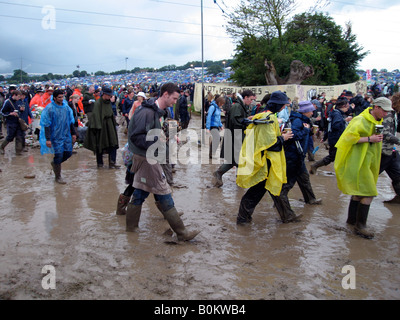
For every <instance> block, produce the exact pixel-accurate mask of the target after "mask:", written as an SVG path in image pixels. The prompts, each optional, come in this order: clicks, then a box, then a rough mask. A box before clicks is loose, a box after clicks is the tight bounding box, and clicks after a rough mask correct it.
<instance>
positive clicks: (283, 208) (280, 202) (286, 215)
mask: <svg viewBox="0 0 400 320" xmlns="http://www.w3.org/2000/svg"><path fill="white" fill-rule="evenodd" d="M271 197H272V200H274V205H275V208H276V210H278V214H279V216H280V217H281V220H282V222H283V223H289V222H297V221H300V218H301V217H302V216H303V215H302V214H299V215H296V214H295V213H294V212H293V210H292V208H291V207H290V203H289V200H288V199H287V197H286V196H283V197H281V196H273V195H271Z"/></svg>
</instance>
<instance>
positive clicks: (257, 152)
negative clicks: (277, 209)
mask: <svg viewBox="0 0 400 320" xmlns="http://www.w3.org/2000/svg"><path fill="white" fill-rule="evenodd" d="M267 117H270V120H271V121H273V123H268V124H257V125H255V124H250V125H249V126H248V127H247V129H246V131H245V134H246V136H245V138H244V141H243V145H242V149H241V151H240V157H239V167H238V171H237V178H236V183H237V185H238V186H239V187H242V188H250V187H252V186H254V185H256V184H258V183H259V182H260V181H263V180H266V181H265V189H267V190H268V191H269V192H271V193H272V194H273V195H275V196H279V195H280V193H281V190H282V185H283V184H284V183H286V182H287V180H286V158H285V153H284V150H283V148H282V150H281V151H279V152H276V151H275V152H273V151H267V149H268V148H270V147H272V146H273V145H274V144H275V143H276V142H277V136H280V135H281V132H280V129H279V123H278V120H277V118H276V116H275V115H274V114H272V113H271V112H263V113H259V114H256V115H255V116H254V118H253V120H255V119H265V118H267ZM267 160H269V161H270V163H271V167H270V168H268V164H267Z"/></svg>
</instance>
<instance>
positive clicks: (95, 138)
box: [83, 98, 119, 153]
mask: <svg viewBox="0 0 400 320" xmlns="http://www.w3.org/2000/svg"><path fill="white" fill-rule="evenodd" d="M116 126H117V123H116V121H115V117H114V113H113V110H112V107H111V102H110V101H104V100H103V98H100V99H98V100H97V101H96V102H95V104H94V107H93V112H92V114H91V116H90V118H89V124H88V130H87V132H86V136H85V140H84V142H83V146H84V147H85V148H86V149H89V150H92V151H93V152H94V153H101V152H104V151H106V150H107V149H108V148H116V149H118V148H119V145H118V134H117V129H116Z"/></svg>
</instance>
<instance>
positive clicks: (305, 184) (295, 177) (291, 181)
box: [280, 160, 315, 203]
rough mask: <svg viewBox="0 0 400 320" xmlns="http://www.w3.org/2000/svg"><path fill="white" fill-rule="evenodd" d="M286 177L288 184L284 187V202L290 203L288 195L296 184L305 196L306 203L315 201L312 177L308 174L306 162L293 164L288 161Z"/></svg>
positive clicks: (282, 196)
mask: <svg viewBox="0 0 400 320" xmlns="http://www.w3.org/2000/svg"><path fill="white" fill-rule="evenodd" d="M286 176H287V183H285V184H284V185H283V187H282V191H281V195H280V196H281V198H282V199H283V201H285V202H287V203H289V199H288V193H289V191H290V190H291V189H292V188H293V187H294V185H295V184H296V182H297V184H298V185H299V188H300V191H301V193H302V194H303V197H304V201H305V203H309V202H310V201H311V200H314V199H315V195H314V192H313V189H312V187H311V182H310V175H309V174H308V171H307V168H306V165H305V163H304V161H301V160H299V161H295V162H292V161H290V160H287V162H286Z"/></svg>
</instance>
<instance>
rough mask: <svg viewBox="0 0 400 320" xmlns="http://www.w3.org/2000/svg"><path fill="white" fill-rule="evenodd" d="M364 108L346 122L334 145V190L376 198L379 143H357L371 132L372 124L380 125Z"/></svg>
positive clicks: (373, 130)
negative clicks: (335, 184)
mask: <svg viewBox="0 0 400 320" xmlns="http://www.w3.org/2000/svg"><path fill="white" fill-rule="evenodd" d="M371 109H372V108H367V109H365V110H364V111H363V112H362V113H361V114H360V115H359V116H357V117H355V118H354V119H353V120H351V122H350V123H349V125H348V127H347V128H346V129H345V131H344V132H343V133H342V135H341V137H340V139H339V140H338V142H337V143H336V148H337V153H336V158H335V172H336V179H337V184H338V188H339V189H340V190H341V191H342V192H343V193H344V194H349V195H354V196H369V197H372V196H377V195H378V192H377V189H376V183H377V181H378V176H379V167H380V162H381V153H382V142H379V143H357V142H358V140H360V138H361V137H370V136H371V135H373V134H374V133H375V125H376V124H382V120H380V121H377V120H375V118H374V117H373V116H372V115H371V114H370V110H371Z"/></svg>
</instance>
